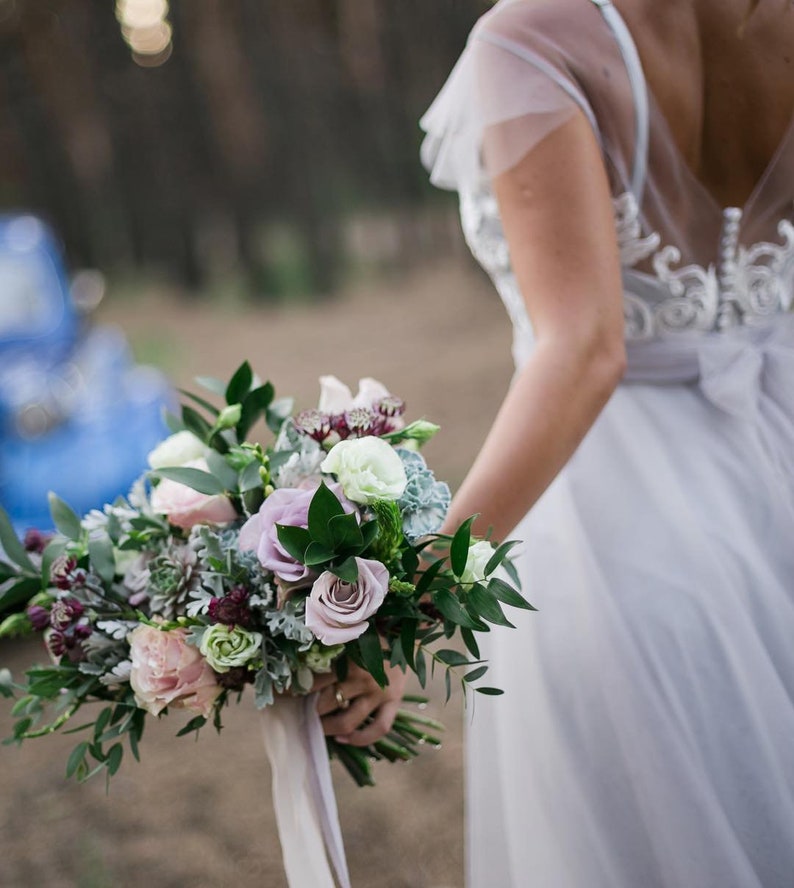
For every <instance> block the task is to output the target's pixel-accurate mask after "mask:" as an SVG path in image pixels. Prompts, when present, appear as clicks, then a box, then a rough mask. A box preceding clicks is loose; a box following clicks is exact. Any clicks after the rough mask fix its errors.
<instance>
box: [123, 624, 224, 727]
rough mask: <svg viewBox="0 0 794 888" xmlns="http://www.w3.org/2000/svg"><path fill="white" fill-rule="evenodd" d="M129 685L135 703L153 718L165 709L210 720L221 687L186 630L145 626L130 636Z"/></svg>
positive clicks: (141, 626) (135, 630) (128, 637)
mask: <svg viewBox="0 0 794 888" xmlns="http://www.w3.org/2000/svg"><path fill="white" fill-rule="evenodd" d="M127 640H128V641H129V643H130V659H131V660H132V669H131V671H130V685H131V686H132V690H133V691H134V692H135V702H136V703H137V704H138V706H140V708H141V709H146V710H147V711H148V712H151V714H152V715H159V713H160V712H162V710H163V709H165V708H166V706H173V707H175V708H177V709H189V710H190V711H192V712H198V713H201V715H203V716H204V717H205V718H209V716H210V714H211V713H212V707H213V704H214V703H215V700H216V699H217V697H218V694H220V692H221V690H222V688H221V686H220V685H219V684H218V682H217V678H216V676H215V673H214V672H213V671H212V669H211V668H210V667H209V664H208V663H207V661H206V660H205V659H204V657H202V656H201V653H200V652H199V650H198V648H196V647H194V646H193V645H190V644H188V643H187V631H186V630H185V629H169V630H168V631H163V630H161V629H156V628H155V627H154V626H148V625H146V624H145V623H144V624H142V625H140V626H138V628H137V629H134V630H133V631H132V632H131V633H130V634H129V635H128V636H127Z"/></svg>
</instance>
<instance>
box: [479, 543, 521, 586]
mask: <svg viewBox="0 0 794 888" xmlns="http://www.w3.org/2000/svg"><path fill="white" fill-rule="evenodd" d="M518 544H519V540H508V541H507V542H506V543H502V545H501V546H498V547H497V549H496V551H495V552H494V553H493V555H491V557H490V558H489V559H488V563H487V564H486V565H485V576H486V577H487V576H490V575H491V574H492V573H493V572H494V571H495V570H496V568H497V567H499V565H500V564H501V563H502V562H503V561H504V560H505V558H507V556H508V554H509V553H510V550H511V549H512V548H513V547H514V546H517V545H518Z"/></svg>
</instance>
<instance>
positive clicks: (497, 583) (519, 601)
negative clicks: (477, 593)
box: [488, 577, 537, 611]
mask: <svg viewBox="0 0 794 888" xmlns="http://www.w3.org/2000/svg"><path fill="white" fill-rule="evenodd" d="M488 591H489V592H490V593H491V595H493V596H495V597H496V598H498V599H499V600H500V601H503V602H504V603H505V604H509V605H510V606H511V607H520V608H523V609H524V610H530V611H534V610H537V608H536V607H533V606H532V605H531V604H530V603H529V602H528V601H527V600H526V598H524V596H523V595H520V594H519V593H518V592H516V590H515V589H514V588H513V587H512V586H509V585H508V584H507V583H505V581H504V580H500V579H499V577H491V579H490V580H489V581H488Z"/></svg>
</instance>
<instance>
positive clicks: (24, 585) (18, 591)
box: [0, 576, 41, 613]
mask: <svg viewBox="0 0 794 888" xmlns="http://www.w3.org/2000/svg"><path fill="white" fill-rule="evenodd" d="M40 589H41V582H40V581H39V579H38V577H25V576H23V577H19V578H18V579H12V580H6V581H5V583H3V584H2V585H0V613H4V612H5V611H10V610H16V609H19V607H20V605H23V604H27V602H28V601H29V600H30V599H31V598H32V597H33V596H34V595H35V594H36V593H37V592H38V591H39V590H40Z"/></svg>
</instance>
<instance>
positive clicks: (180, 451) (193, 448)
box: [146, 429, 207, 469]
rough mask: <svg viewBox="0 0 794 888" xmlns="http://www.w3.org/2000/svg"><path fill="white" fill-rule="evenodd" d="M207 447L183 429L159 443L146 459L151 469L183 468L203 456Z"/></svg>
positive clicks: (191, 433)
mask: <svg viewBox="0 0 794 888" xmlns="http://www.w3.org/2000/svg"><path fill="white" fill-rule="evenodd" d="M206 453H207V447H206V446H205V444H204V442H203V441H201V440H200V439H199V438H197V437H196V436H195V435H194V434H193V432H189V431H187V429H185V430H184V431H182V432H177V433H176V434H175V435H171V436H170V437H169V438H166V439H165V441H161V442H160V443H159V444H158V445H157V447H155V448H154V450H152V452H151V453H150V454H149V455H148V456H147V457H146V459H147V460H148V461H149V465H150V466H151V468H153V469H163V468H165V467H166V466H168V467H171V466H184V465H185V463H189V462H191V461H192V460H194V459H199V458H200V457H202V456H205V455H206Z"/></svg>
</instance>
